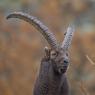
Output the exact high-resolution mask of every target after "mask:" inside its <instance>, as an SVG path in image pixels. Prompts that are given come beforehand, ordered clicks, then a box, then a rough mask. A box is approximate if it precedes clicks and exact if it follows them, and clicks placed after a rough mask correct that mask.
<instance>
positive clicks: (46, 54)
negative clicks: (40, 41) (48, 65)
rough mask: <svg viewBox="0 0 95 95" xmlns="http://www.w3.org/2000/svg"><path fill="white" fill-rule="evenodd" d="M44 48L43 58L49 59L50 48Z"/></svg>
mask: <svg viewBox="0 0 95 95" xmlns="http://www.w3.org/2000/svg"><path fill="white" fill-rule="evenodd" d="M44 50H45V58H46V59H50V51H51V50H50V49H49V48H48V47H45V48H44Z"/></svg>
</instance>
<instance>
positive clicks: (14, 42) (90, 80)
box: [0, 0, 95, 95]
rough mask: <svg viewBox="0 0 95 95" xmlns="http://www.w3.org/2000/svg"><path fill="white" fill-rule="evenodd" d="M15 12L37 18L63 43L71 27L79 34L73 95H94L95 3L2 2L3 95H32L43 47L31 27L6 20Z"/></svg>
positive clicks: (0, 92)
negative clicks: (68, 28) (65, 33)
mask: <svg viewBox="0 0 95 95" xmlns="http://www.w3.org/2000/svg"><path fill="white" fill-rule="evenodd" d="M14 11H22V12H26V13H29V14H30V15H31V14H32V15H34V16H36V17H37V18H38V19H40V20H41V21H42V22H43V23H44V24H45V25H46V26H48V27H49V28H50V29H51V30H52V32H53V33H54V34H55V36H56V38H57V39H58V41H59V43H61V42H62V41H63V38H64V32H65V31H66V29H67V27H68V25H69V24H70V23H72V22H73V21H74V22H75V26H76V31H75V35H74V37H73V41H72V45H71V48H70V60H71V64H70V67H69V70H68V74H67V76H68V79H69V83H70V86H71V95H95V63H94V62H95V0H0V95H33V94H32V92H33V85H34V82H35V79H36V76H37V74H38V70H39V66H40V60H41V58H42V57H43V55H44V47H45V46H48V44H47V42H46V41H45V39H44V38H43V37H42V35H41V34H40V33H39V32H38V31H37V30H36V29H35V28H34V27H32V26H31V25H29V24H28V23H26V22H24V21H22V20H19V19H11V20H6V16H7V15H8V14H9V13H11V12H14Z"/></svg>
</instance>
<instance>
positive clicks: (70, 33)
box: [61, 25, 75, 51]
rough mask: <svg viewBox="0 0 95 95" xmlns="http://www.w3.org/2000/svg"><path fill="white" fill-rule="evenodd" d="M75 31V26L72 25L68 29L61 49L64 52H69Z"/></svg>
mask: <svg viewBox="0 0 95 95" xmlns="http://www.w3.org/2000/svg"><path fill="white" fill-rule="evenodd" d="M74 31H75V28H74V25H70V26H69V27H68V28H67V32H66V34H65V38H64V41H63V42H62V45H61V48H62V49H63V50H64V51H67V50H68V48H69V47H70V45H71V41H72V37H73V34H74Z"/></svg>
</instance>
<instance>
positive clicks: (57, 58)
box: [45, 48, 69, 74]
mask: <svg viewBox="0 0 95 95" xmlns="http://www.w3.org/2000/svg"><path fill="white" fill-rule="evenodd" d="M45 51H46V56H47V58H49V60H51V61H52V62H51V63H52V65H53V67H54V70H55V71H56V72H57V73H59V74H63V73H65V72H66V71H67V68H68V65H69V57H68V53H67V52H66V53H64V52H63V50H61V49H60V50H59V51H55V50H50V49H48V48H47V50H45Z"/></svg>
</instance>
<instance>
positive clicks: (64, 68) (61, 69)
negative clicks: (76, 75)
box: [58, 66, 67, 74]
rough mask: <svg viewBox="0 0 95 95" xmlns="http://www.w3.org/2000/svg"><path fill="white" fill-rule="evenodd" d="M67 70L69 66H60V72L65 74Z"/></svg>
mask: <svg viewBox="0 0 95 95" xmlns="http://www.w3.org/2000/svg"><path fill="white" fill-rule="evenodd" d="M66 71H67V66H63V67H60V68H59V69H58V72H59V74H63V73H65V72H66Z"/></svg>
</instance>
